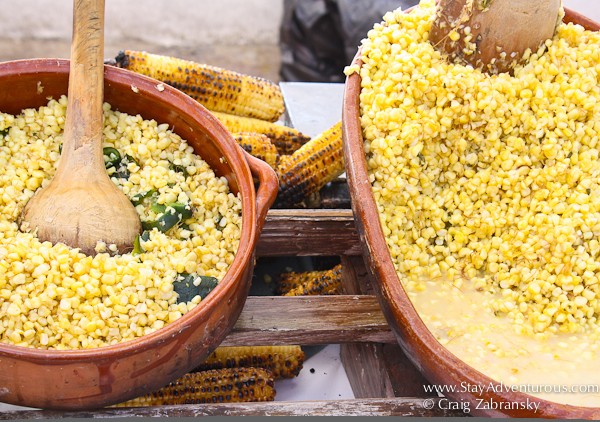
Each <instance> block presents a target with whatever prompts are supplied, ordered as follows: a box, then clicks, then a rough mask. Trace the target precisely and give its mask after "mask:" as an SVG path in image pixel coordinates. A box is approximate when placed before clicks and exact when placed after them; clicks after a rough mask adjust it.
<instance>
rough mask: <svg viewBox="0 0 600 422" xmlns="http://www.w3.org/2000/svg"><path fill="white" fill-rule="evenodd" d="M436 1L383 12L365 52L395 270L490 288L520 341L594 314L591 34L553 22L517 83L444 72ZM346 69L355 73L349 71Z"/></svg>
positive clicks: (369, 129)
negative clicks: (435, 35) (550, 35)
mask: <svg viewBox="0 0 600 422" xmlns="http://www.w3.org/2000/svg"><path fill="white" fill-rule="evenodd" d="M434 7H435V5H434V1H432V0H423V1H422V2H421V4H420V7H419V8H417V10H415V11H414V12H412V13H408V14H405V13H403V12H401V11H396V12H391V13H388V14H387V15H386V16H385V17H384V22H383V23H382V24H378V25H376V26H375V28H374V29H372V30H371V31H370V33H369V38H368V40H366V41H365V42H364V45H363V49H362V54H363V60H364V65H363V66H362V68H361V70H360V74H361V77H362V92H361V96H360V100H361V119H362V120H361V122H362V127H363V131H364V135H365V139H366V151H367V154H368V166H369V171H370V178H371V182H372V185H373V192H374V195H375V198H376V201H377V204H378V207H379V211H380V216H381V222H382V225H383V230H384V234H385V237H386V239H387V242H388V246H389V249H390V252H391V254H392V257H393V260H394V264H395V265H396V268H397V271H398V273H399V274H400V275H401V278H402V279H403V280H405V281H406V283H407V285H408V287H409V289H410V290H419V289H422V288H423V287H424V283H423V280H424V279H425V278H436V277H440V276H444V277H447V278H450V279H452V280H454V281H455V285H456V286H459V287H460V285H461V282H462V281H463V280H465V279H468V280H472V281H473V282H474V283H475V286H476V288H477V289H481V290H486V291H490V292H497V293H498V296H497V298H496V299H495V300H493V301H492V302H490V306H492V307H493V309H494V310H495V311H496V312H498V313H501V314H507V315H509V316H510V318H512V319H514V322H515V323H516V324H517V325H518V327H519V329H520V330H522V331H524V332H527V333H541V332H558V331H563V332H578V331H581V330H583V329H584V328H585V327H586V326H587V325H588V324H596V323H597V320H598V313H599V312H600V302H599V301H598V293H599V291H600V287H599V284H598V271H599V270H600V259H599V258H600V242H599V241H598V236H599V235H600V185H599V182H600V161H599V160H598V158H599V149H598V148H599V147H600V145H598V134H599V131H600V120H599V119H598V116H599V115H600V114H599V112H600V101H599V100H600V89H599V87H598V71H599V70H600V48H599V47H600V35H599V34H598V33H594V32H589V31H584V30H583V28H582V27H580V26H576V25H572V24H569V25H567V24H562V25H561V26H560V27H559V29H558V33H557V35H556V36H555V38H554V39H553V40H551V41H548V42H547V43H546V46H545V48H544V49H541V50H540V51H539V52H534V53H532V54H530V57H529V62H528V64H527V65H525V66H523V67H520V68H517V69H516V70H515V75H514V77H513V76H510V75H508V74H501V75H498V76H489V75H486V74H483V73H482V72H480V71H477V70H474V69H473V68H471V67H466V66H461V65H453V64H449V63H447V62H446V61H445V60H444V59H443V58H442V57H441V56H440V54H439V53H438V52H436V51H435V49H434V48H433V46H432V45H431V44H430V43H429V42H427V36H428V32H429V29H430V27H431V22H432V18H433V16H434ZM349 71H352V69H349Z"/></svg>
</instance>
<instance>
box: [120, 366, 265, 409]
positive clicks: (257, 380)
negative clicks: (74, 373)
mask: <svg viewBox="0 0 600 422" xmlns="http://www.w3.org/2000/svg"><path fill="white" fill-rule="evenodd" d="M274 385H275V384H274V381H273V375H272V374H271V373H270V372H269V371H268V370H266V369H263V368H223V369H214V370H209V371H202V372H191V373H189V374H185V375H184V376H183V377H181V378H179V379H177V380H175V381H173V382H171V383H170V384H168V385H167V386H165V387H163V388H161V389H159V390H157V391H154V392H152V393H149V394H145V395H143V396H140V397H136V398H135V399H132V400H128V401H126V402H123V403H119V404H116V405H114V406H113V407H142V406H167V405H177V404H202V403H238V402H258V401H273V400H275V387H274Z"/></svg>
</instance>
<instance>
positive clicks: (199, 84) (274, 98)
mask: <svg viewBox="0 0 600 422" xmlns="http://www.w3.org/2000/svg"><path fill="white" fill-rule="evenodd" d="M115 62H116V65H117V66H119V67H122V68H124V69H128V70H131V71H133V72H136V73H140V74H142V75H146V76H149V77H151V78H154V79H157V80H159V81H161V82H164V83H166V84H168V85H171V86H173V87H175V88H177V89H179V90H180V91H183V92H185V93H186V94H188V95H189V96H190V97H192V98H193V99H195V100H197V101H198V102H199V103H201V104H202V105H204V106H205V107H206V108H208V109H209V110H213V111H222V112H225V113H231V114H235V115H238V116H248V117H254V118H257V119H263V120H267V121H270V122H274V121H276V120H277V119H278V118H279V117H280V116H281V115H282V114H283V112H284V110H285V105H284V102H283V95H282V93H281V89H280V88H279V86H278V85H276V84H274V83H273V82H271V81H268V80H266V79H263V78H259V77H255V76H250V75H244V74H242V73H238V72H234V71H232V70H227V69H223V68H220V67H215V66H209V65H206V64H200V63H195V62H192V61H188V60H182V59H179V58H175V57H169V56H162V55H158V54H149V53H146V52H145V51H133V50H125V51H121V52H120V53H119V54H118V55H117V57H116V58H115Z"/></svg>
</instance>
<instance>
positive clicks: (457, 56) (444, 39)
mask: <svg viewBox="0 0 600 422" xmlns="http://www.w3.org/2000/svg"><path fill="white" fill-rule="evenodd" d="M561 11H562V1H561V0H440V1H439V3H438V8H437V14H436V16H435V20H434V21H433V23H432V26H431V31H430V34H429V40H430V42H431V43H432V44H433V45H434V46H435V47H436V49H437V50H438V51H441V52H442V53H444V54H446V55H447V56H448V57H449V58H450V60H451V61H452V62H455V63H461V64H469V65H471V66H473V67H474V68H477V69H481V70H482V71H484V72H487V73H489V74H498V73H503V72H511V71H512V70H513V69H514V67H515V66H516V65H518V64H520V63H522V62H523V60H525V59H526V58H527V55H526V54H525V53H526V51H527V50H528V49H529V50H530V51H531V52H532V53H535V52H536V51H537V50H538V48H539V47H540V46H541V45H542V43H544V42H545V41H546V40H548V39H550V38H552V37H553V36H554V33H555V31H556V27H557V25H558V23H559V22H560V19H561V17H562V14H561Z"/></svg>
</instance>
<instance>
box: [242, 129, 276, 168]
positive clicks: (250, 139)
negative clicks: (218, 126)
mask: <svg viewBox="0 0 600 422" xmlns="http://www.w3.org/2000/svg"><path fill="white" fill-rule="evenodd" d="M232 135H233V138H234V139H235V140H236V141H237V143H238V145H239V146H241V147H242V148H244V150H246V152H248V153H249V154H252V155H253V156H255V157H256V158H260V159H261V160H263V161H264V162H265V163H267V164H268V165H270V166H271V167H273V168H276V167H277V164H278V163H279V153H278V152H277V148H275V145H273V143H272V142H271V140H270V139H269V137H268V136H267V135H263V134H262V133H252V132H239V133H233V134H232Z"/></svg>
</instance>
